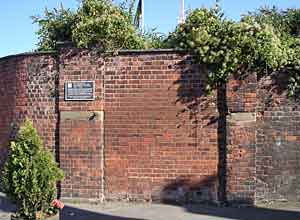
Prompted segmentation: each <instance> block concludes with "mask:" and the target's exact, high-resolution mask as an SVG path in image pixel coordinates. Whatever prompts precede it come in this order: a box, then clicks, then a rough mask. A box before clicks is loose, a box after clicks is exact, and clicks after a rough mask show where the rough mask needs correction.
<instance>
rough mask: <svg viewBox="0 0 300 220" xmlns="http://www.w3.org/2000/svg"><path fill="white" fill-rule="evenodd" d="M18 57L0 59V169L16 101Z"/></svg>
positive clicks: (5, 152) (4, 157)
mask: <svg viewBox="0 0 300 220" xmlns="http://www.w3.org/2000/svg"><path fill="white" fill-rule="evenodd" d="M17 63H18V58H13V59H12V58H11V59H3V60H0V170H1V167H2V164H3V162H4V161H5V159H6V155H7V149H8V147H7V145H8V141H9V137H10V135H11V131H12V129H13V124H12V122H13V120H14V111H15V103H16V71H17Z"/></svg>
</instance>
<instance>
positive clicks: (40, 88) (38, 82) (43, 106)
mask: <svg viewBox="0 0 300 220" xmlns="http://www.w3.org/2000/svg"><path fill="white" fill-rule="evenodd" d="M0 74H1V78H0V91H1V94H0V103H1V104H0V118H1V119H0V146H1V149H2V150H3V151H2V153H1V156H0V158H2V157H3V158H2V159H0V161H3V160H4V155H6V153H5V152H7V149H8V140H9V139H10V137H13V136H14V135H15V132H16V130H17V128H18V126H19V125H20V123H21V122H23V121H24V119H25V117H28V118H30V119H31V120H32V121H33V123H34V126H35V127H36V128H37V130H38V133H39V135H40V136H41V137H42V139H43V140H44V144H45V146H46V147H48V148H49V149H51V150H55V146H56V144H55V135H56V134H55V129H56V123H57V109H56V107H55V106H56V101H55V100H56V99H55V95H54V94H52V92H53V91H54V90H55V74H57V69H56V68H55V59H54V58H53V57H52V56H51V55H38V54H35V55H28V56H13V57H7V58H3V59H1V60H0ZM0 164H1V162H0Z"/></svg>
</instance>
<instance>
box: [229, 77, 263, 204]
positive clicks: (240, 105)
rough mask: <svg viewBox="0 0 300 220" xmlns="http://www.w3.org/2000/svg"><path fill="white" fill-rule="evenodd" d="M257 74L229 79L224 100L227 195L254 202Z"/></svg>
mask: <svg viewBox="0 0 300 220" xmlns="http://www.w3.org/2000/svg"><path fill="white" fill-rule="evenodd" d="M256 88H257V79H256V75H254V74H253V75H251V76H248V77H247V78H244V79H236V78H232V79H230V81H229V83H228V84H227V91H226V93H227V94H226V102H227V108H228V115H227V117H226V142H227V145H226V167H227V168H226V174H225V176H226V197H227V201H228V202H231V203H253V202H254V195H255V153H256V104H257V103H256V101H257V100H256Z"/></svg>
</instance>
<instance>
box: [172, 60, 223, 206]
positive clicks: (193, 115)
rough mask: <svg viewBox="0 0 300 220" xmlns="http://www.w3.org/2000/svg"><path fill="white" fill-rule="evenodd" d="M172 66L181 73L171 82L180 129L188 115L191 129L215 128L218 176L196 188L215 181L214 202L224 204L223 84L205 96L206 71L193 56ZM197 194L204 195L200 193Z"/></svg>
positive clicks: (199, 184)
mask: <svg viewBox="0 0 300 220" xmlns="http://www.w3.org/2000/svg"><path fill="white" fill-rule="evenodd" d="M175 67H176V69H177V70H178V71H180V77H179V79H178V80H177V81H175V82H174V86H177V100H176V102H175V104H176V105H178V104H179V106H180V107H181V109H180V110H179V111H178V113H177V117H178V120H179V121H180V124H179V126H182V125H184V124H186V123H187V121H185V120H186V117H184V115H186V114H188V117H187V118H188V120H189V122H188V123H189V124H192V129H197V128H199V127H200V126H201V127H212V128H215V129H217V133H218V137H217V143H216V144H217V146H218V164H219V165H218V170H217V176H211V177H208V178H207V180H205V181H203V182H201V183H198V186H197V187H200V186H201V185H207V184H206V183H207V182H211V180H212V179H214V181H215V182H218V183H219V184H218V190H217V191H218V192H217V194H218V196H217V197H218V198H215V200H219V201H222V202H226V163H227V161H226V154H227V148H226V143H227V130H226V126H227V125H226V116H227V114H228V107H227V99H226V85H225V84H224V83H223V84H220V85H219V86H218V88H216V89H215V90H214V91H212V94H208V92H207V90H206V88H207V85H208V68H207V67H206V66H204V65H199V64H197V62H196V61H195V60H194V58H193V56H187V57H186V59H185V60H183V61H180V62H178V63H177V64H176V65H175ZM216 110H217V112H216ZM175 184H177V183H175ZM167 187H170V186H167ZM195 187H196V185H195ZM197 187H196V188H197ZM205 188H206V189H207V188H208V187H207V186H206V187H205ZM196 194H197V193H196ZM198 194H200V196H201V195H202V196H203V193H201V192H199V193H198ZM204 194H208V193H204ZM194 196H195V195H193V197H194ZM196 197H198V196H196Z"/></svg>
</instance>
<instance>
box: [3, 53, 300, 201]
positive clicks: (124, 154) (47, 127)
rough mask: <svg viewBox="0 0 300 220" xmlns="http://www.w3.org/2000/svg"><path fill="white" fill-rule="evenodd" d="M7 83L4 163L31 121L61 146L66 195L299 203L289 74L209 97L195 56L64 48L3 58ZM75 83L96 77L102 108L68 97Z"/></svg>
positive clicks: (299, 137) (295, 111)
mask: <svg viewBox="0 0 300 220" xmlns="http://www.w3.org/2000/svg"><path fill="white" fill-rule="evenodd" d="M0 76H1V78H0V146H1V147H0V151H1V155H0V165H1V163H3V161H4V159H5V155H6V152H7V144H8V140H9V138H10V137H12V136H13V135H14V132H15V131H16V128H17V127H18V125H19V123H20V122H22V121H23V120H24V118H25V117H29V118H30V119H32V120H33V122H34V125H35V127H36V128H37V129H38V133H39V134H40V135H41V136H42V138H43V140H44V142H45V146H47V147H49V148H50V149H55V150H56V156H57V159H59V161H60V165H61V167H62V168H63V170H64V171H65V174H66V178H65V180H64V181H63V182H62V183H61V195H62V197H64V198H85V199H94V200H101V199H103V196H105V198H106V199H133V200H184V201H188V200H196V201H199V200H217V199H218V198H219V199H225V198H227V200H228V201H229V202H247V203H249V202H250V203H253V202H255V201H266V200H299V199H300V189H299V186H300V184H299V183H300V175H299V168H300V166H299V160H300V151H299V149H298V145H299V141H300V133H299V132H298V130H299V120H300V119H299V118H300V111H299V104H297V103H296V102H294V101H292V100H289V99H288V98H287V96H286V85H287V82H286V79H287V77H286V75H285V74H283V75H280V74H279V75H278V74H276V75H274V76H272V77H270V78H263V79H259V80H257V78H256V76H255V75H252V76H250V77H247V78H245V79H235V78H233V79H231V80H230V82H229V83H228V84H227V88H226V89H225V90H224V89H221V88H218V90H217V91H214V92H213V95H212V96H207V95H205V92H204V88H205V86H206V80H207V78H206V77H207V72H206V71H205V69H204V68H202V67H201V66H199V65H197V64H195V62H194V61H193V56H192V55H188V54H184V53H179V52H172V51H164V52H162V51H160V52H153V51H152V52H149V51H148V52H138V53H137V52H135V53H131V52H121V54H119V55H118V56H107V55H106V56H102V55H99V54H97V53H96V52H94V51H92V50H78V49H72V48H65V49H63V50H61V52H60V55H59V56H58V57H57V58H56V57H55V56H53V54H52V55H51V54H31V55H21V56H13V57H7V58H2V59H0ZM275 76H276V77H275ZM77 80H93V81H95V84H96V98H95V100H94V101H65V100H64V83H65V82H67V81H77ZM58 146H59V147H58ZM217 193H218V195H217Z"/></svg>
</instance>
